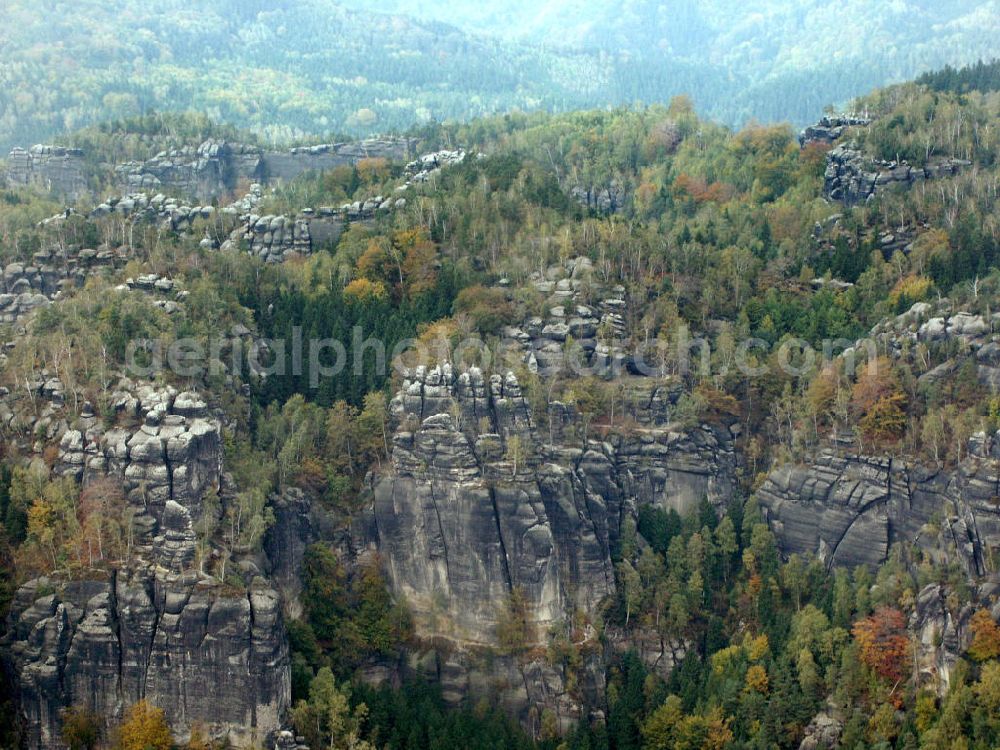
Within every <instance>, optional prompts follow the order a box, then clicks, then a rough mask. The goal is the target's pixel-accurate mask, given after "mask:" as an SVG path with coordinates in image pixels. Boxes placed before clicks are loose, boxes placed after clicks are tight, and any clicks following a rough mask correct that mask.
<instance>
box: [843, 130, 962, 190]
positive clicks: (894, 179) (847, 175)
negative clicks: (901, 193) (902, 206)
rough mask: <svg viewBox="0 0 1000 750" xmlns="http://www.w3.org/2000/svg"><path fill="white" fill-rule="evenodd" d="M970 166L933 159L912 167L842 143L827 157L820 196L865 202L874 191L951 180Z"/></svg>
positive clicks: (952, 160)
mask: <svg viewBox="0 0 1000 750" xmlns="http://www.w3.org/2000/svg"><path fill="white" fill-rule="evenodd" d="M970 164H971V162H968V161H964V160H962V159H935V160H932V161H930V162H928V163H927V164H925V165H923V166H911V165H910V164H908V163H907V162H905V161H903V162H896V161H884V160H880V159H871V158H868V157H866V156H865V155H864V153H863V152H862V151H860V150H859V149H857V148H856V147H855V146H854V145H853V144H850V143H842V144H840V145H838V146H836V147H835V148H833V149H832V150H831V151H830V152H829V153H828V154H827V166H826V172H825V173H824V182H823V194H824V195H825V196H826V197H827V198H829V199H830V200H834V201H840V202H843V203H845V204H847V205H854V204H857V203H865V202H866V201H868V200H870V199H871V198H872V197H873V196H874V195H875V194H876V192H880V191H883V190H887V189H891V188H893V187H897V186H898V187H902V188H909V187H910V186H912V185H913V184H915V183H918V182H921V181H923V180H935V179H940V178H944V177H951V176H952V175H955V174H958V172H959V171H960V170H962V169H963V168H966V167H968V166H970Z"/></svg>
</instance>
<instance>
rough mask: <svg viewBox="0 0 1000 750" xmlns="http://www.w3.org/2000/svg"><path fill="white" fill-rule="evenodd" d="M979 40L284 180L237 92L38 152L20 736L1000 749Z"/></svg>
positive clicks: (9, 196) (17, 269)
mask: <svg viewBox="0 0 1000 750" xmlns="http://www.w3.org/2000/svg"><path fill="white" fill-rule="evenodd" d="M240 7H241V8H243V9H244V11H245V12H247V13H256V9H254V10H253V11H251V10H249V9H248V7H249V6H247V5H245V4H243V3H240ZM130 8H131V6H130V4H129V3H128V2H126V0H122V13H121V18H122V23H128V22H129V19H131V18H133V17H132V16H130V15H129V13H130ZM234 12H235V11H234ZM275 12H276V13H279V16H275V17H274V18H275V19H278V18H284V17H285V16H280V12H278V11H275ZM178 17H179V16H178ZM345 17H346V16H345ZM254 18H258V19H259V17H258V16H256V15H254ZM287 18H288V19H291V18H292V16H288V17H287ZM202 20H203V19H202ZM202 20H198V21H197V22H196V21H195V19H193V18H192V22H191V24H190V25H189V26H188V27H187V28H188V29H189V30H190V33H191V37H190V38H191V39H192V40H194V39H199V38H201V37H200V36H199V35H201V34H203V33H207V31H206V30H207V29H210V28H212V26H211V24H204V23H202ZM26 22H27V23H30V19H29V20H28V21H26ZM173 22H174V23H177V20H176V18H175V20H174V21H173ZM254 23H257V24H262V23H263V22H261V21H259V20H258V21H255V22H254ZM253 28H256V29H258V30H261V34H264V32H263V30H262V29H263V28H264V26H253ZM304 28H305V25H304V24H302V25H299V26H295V25H293V24H292V23H291V20H289V22H288V25H287V26H286V27H285V32H283V33H289V34H291V33H296V31H297V30H301V29H304ZM3 33H5V34H11V33H14V32H12V31H11V30H10V29H4V32H3ZM268 33H270V32H268ZM274 33H275V35H277V30H276V29H275V30H274ZM448 33H451V32H448ZM184 38H185V37H184V36H183V35H179V36H177V37H176V39H184ZM104 39H105V42H104V45H105V46H102V44H96V43H95V44H94V45H93V50H94V54H98V51H99V50H102V49H105V50H108V49H112V50H113V49H115V48H116V45H118V44H119V43H123V44H127V43H131V42H126V41H123V40H124V39H126V38H125V37H120V38H111V37H110V36H108V37H104ZM262 39H264V37H263V36H262V37H260V38H259V39H257V41H254V40H253V39H252V38H247V39H245V40H244V41H245V42H246V45H245V48H246V49H247V50H250V49H253V50H262V49H266V46H267V45H266V44H265V42H264V41H261V40H262ZM267 39H268V40H270V39H272V37H270V36H269V37H267ZM97 41H98V42H99V41H100V39H98V40H97ZM147 42H148V44H150V45H152V46H153V47H155V40H153V39H148V38H147ZM191 43H192V44H194V41H192V42H191ZM268 43H270V42H268ZM314 43H315V45H316V46H315V48H313V49H314V54H315V55H316V58H315V59H317V60H318V59H321V58H322V55H323V54H325V53H326V51H324V49H323V48H322V45H321V44H320V42H319V41H315V40H314ZM257 44H259V45H262V46H256V47H255V46H254V45H257ZM45 54H49V53H45ZM67 54H68V52H67ZM102 54H105V53H102ZM106 54H108V55H110V56H109V57H107V58H104V59H105V61H109V60H113V59H114V58H113V54H112V53H111V52H107V51H106ZM115 54H116V53H115ZM157 54H162V55H166V52H165V51H162V50H161V51H160V52H158V53H157ZM199 54H201V53H199ZM247 54H250V52H247ZM93 59H96V58H93ZM30 64H31V62H30V58H27V59H26V61H25V65H29V66H30ZM135 64H139V63H135ZM303 64H304V65H305V64H306V63H305V62H304V63H303ZM42 69H43V68H37V69H36V70H42ZM109 69H113V65H112V66H110V68H109ZM977 70H979V69H974V70H973V71H971V72H970V71H965V72H959V73H956V72H954V71H946V72H945V73H943V74H941V75H940V76H938V77H932V78H929V79H928V83H927V84H917V83H908V84H902V85H897V86H892V87H888V88H885V89H882V90H877V91H874V92H872V93H870V94H869V95H867V96H866V97H864V98H863V99H862V100H859V101H857V102H855V103H853V104H852V105H851V107H850V109H851V110H852V111H853V112H857V113H861V112H864V113H867V116H866V117H864V118H860V117H838V116H829V117H827V118H826V119H824V120H823V121H822V122H821V123H819V124H818V125H817V126H816V127H814V128H812V129H810V131H808V132H807V133H806V134H804V135H803V137H802V138H801V140H800V137H799V133H797V132H795V131H794V130H793V129H792V128H791V127H790V126H787V125H761V124H753V125H749V126H747V127H745V128H742V129H738V130H733V129H729V128H727V127H725V126H723V125H720V124H718V123H715V122H713V121H711V120H707V119H704V118H701V117H699V115H698V113H697V112H696V109H695V106H694V104H693V103H692V101H691V100H690V99H689V98H687V97H677V98H674V99H673V100H672V101H670V102H669V104H665V105H657V106H649V107H631V108H618V109H612V110H591V111H580V112H567V113H558V114H552V113H545V112H531V113H524V112H511V113H507V114H502V115H496V116H493V117H487V118H478V119H472V120H470V121H468V122H461V123H459V122H455V123H448V124H428V125H426V126H424V127H422V128H421V129H419V130H417V131H414V132H413V133H412V136H413V137H414V138H415V139H416V143H415V144H414V148H415V149H416V152H417V154H418V156H417V158H415V159H405V160H400V159H392V158H388V157H382V156H372V155H371V153H369V152H368V151H365V150H364V149H360V148H359V149H357V150H356V151H353V152H350V153H352V154H354V156H353V157H351V158H350V159H346V158H345V161H344V162H343V163H339V164H337V165H336V166H333V167H329V168H322V169H314V170H306V171H304V172H303V173H301V174H299V175H298V176H297V177H295V178H293V179H287V180H286V179H280V178H276V177H274V176H273V175H268V174H266V172H261V171H255V172H253V173H252V174H254V176H255V178H259V179H260V182H257V183H251V181H250V179H249V178H247V177H246V176H245V175H244V176H241V177H240V179H231V178H232V174H230V172H231V171H232V170H233V169H236V168H237V167H240V168H242V167H243V166H245V160H249V161H250V162H252V163H256V160H257V159H258V156H259V152H257V151H255V150H254V147H253V146H252V144H251V143H250V142H251V141H252V140H253V139H252V137H250V136H249V135H244V134H241V133H240V132H239V131H238V130H236V129H234V128H233V127H232V126H215V125H212V124H211V123H210V122H208V121H207V120H206V119H205V118H203V117H202V118H195V117H165V116H149V117H145V118H135V119H129V120H124V119H123V120H122V121H120V122H118V123H116V124H113V125H105V126H103V127H95V128H93V129H89V130H84V131H80V132H78V133H76V134H75V135H73V136H72V137H70V138H68V139H67V142H68V143H69V144H71V145H72V146H73V147H74V148H78V149H80V151H79V153H77V152H73V153H72V154H70V153H68V152H67V153H64V154H63V156H61V157H60V156H58V155H56V156H55V157H54V156H53V154H54V152H53V151H48V152H46V151H38V152H32V153H28V154H21V155H20V157H19V158H21V159H22V160H24V159H27V160H28V163H29V166H30V167H31V169H27V168H26V169H27V171H26V172H24V170H22V172H24V173H25V174H27V175H28V178H27V179H25V180H24V181H23V184H22V182H19V181H16V180H14V179H12V178H10V181H9V182H8V184H7V185H6V186H5V187H4V188H3V190H2V191H0V265H2V266H3V269H2V274H0V282H2V287H3V288H2V292H3V293H2V294H0V333H2V336H0V341H2V342H3V348H2V353H0V446H2V454H0V555H2V560H0V562H2V563H3V564H2V566H0V570H2V577H0V581H2V584H3V585H2V587H0V607H2V609H3V615H4V616H3V619H2V620H0V622H3V623H4V625H3V637H2V640H0V654H2V660H3V664H4V669H5V674H6V676H7V680H6V681H5V682H4V686H5V690H6V695H5V701H4V703H3V706H2V709H0V710H2V713H0V745H3V746H4V747H15V746H26V747H29V748H31V749H32V750H35V749H36V748H37V749H39V750H49V749H50V748H53V749H54V748H62V747H66V746H68V747H72V748H96V747H102V748H103V747H110V748H115V750H145V749H147V748H155V750H169V748H171V747H173V746H176V747H186V748H190V749H191V750H195V749H202V748H206V747H219V748H222V747H226V746H227V745H232V746H237V747H254V746H266V747H275V748H278V749H279V750H296V748H301V747H303V746H308V747H310V748H312V749H313V750H319V749H320V748H353V749H354V750H368V749H369V748H379V749H381V748H386V747H387V748H392V749H393V750H404V749H406V750H410V749H412V750H417V749H420V750H429V749H431V748H433V749H435V750H437V749H438V748H440V749H441V750H444V748H455V747H460V748H477V749H478V748H508V747H515V748H525V750H534V749H544V750H557V749H558V750H564V749H565V750H584V749H587V750H605V749H606V750H626V749H633V750H667V749H669V750H681V749H684V750H687V749H690V748H700V749H702V750H723V749H725V750H729V749H735V748H747V749H750V748H753V749H757V748H768V749H771V748H790V749H792V750H794V749H795V748H803V749H805V750H809V749H810V748H812V749H814V750H815V749H816V748H829V749H831V750H832V748H835V747H846V748H855V749H858V748H861V749H865V750H876V749H878V750H883V749H884V748H898V749H899V750H902V749H903V748H906V749H910V748H925V749H927V750H956V749H957V748H970V749H974V750H989V749H992V748H995V747H997V746H998V745H1000V722H998V718H997V717H998V715H1000V713H998V707H1000V625H998V619H1000V603H998V600H997V593H998V590H1000V588H998V586H1000V578H998V567H997V566H998V562H1000V500H998V490H997V488H998V487H1000V474H998V472H1000V396H998V389H1000V332H998V327H1000V316H998V313H997V310H998V308H1000V269H998V263H1000V224H998V216H1000V212H998V201H1000V190H998V186H1000V133H998V131H997V128H996V127H995V124H996V123H997V121H998V118H1000V93H998V92H996V91H993V90H991V88H992V87H991V85H989V81H988V80H987V82H986V83H981V81H982V80H983V76H982V75H981V74H980V73H979V72H976V71H977ZM986 78H987V79H988V76H986ZM959 81H960V82H959ZM192 85H194V84H192ZM978 86H982V90H979V89H977V88H976V87H978ZM153 93H154V94H155V91H154V92H153ZM133 94H134V95H135V96H137V97H138V96H139V91H138V90H137V91H134V92H133ZM234 101H235V100H234ZM250 102H255V106H257V105H259V106H261V107H262V109H261V110H260V111H259V113H255V114H254V117H256V116H258V114H259V116H260V117H262V118H264V119H262V120H261V122H266V121H267V118H269V117H272V116H275V117H277V116H278V114H280V111H279V110H269V109H267V107H266V106H265V105H264V104H263V100H254V99H253V98H252V97H250V98H247V99H245V100H244V99H239V103H241V104H243V105H245V106H248V107H249V106H250V104H249V103H250ZM234 106H235V105H234ZM351 106H353V104H352V105H351ZM320 111H322V110H321V109H318V110H317V115H318V114H319V112H320ZM328 153H329V146H323V147H319V146H318V147H316V149H315V150H310V149H309V148H308V147H307V148H306V149H305V151H304V152H295V153H294V155H296V156H299V155H302V156H303V158H316V159H322V158H324V157H325V156H326V155H328ZM281 154H282V156H288V155H290V154H293V152H290V151H287V152H286V151H282V152H281ZM52 158H65V159H66V160H70V159H74V160H79V161H80V162H82V163H83V167H81V169H86V170H87V174H86V179H85V180H84V187H85V189H84V190H83V191H82V193H81V196H80V197H79V199H78V200H74V201H71V203H72V205H67V199H66V198H65V197H64V195H63V194H60V193H59V192H58V190H57V187H58V186H57V184H56V183H55V182H53V181H52V180H50V179H47V178H41V179H32V175H35V174H43V175H45V174H49V173H47V172H44V169H47V168H49V167H50V166H51V159H52ZM288 158H291V156H288ZM36 159H37V160H38V164H37V166H38V170H40V171H39V172H37V173H36V172H33V171H32V170H33V169H34V168H35V166H36V164H35V160H36ZM47 160H49V161H47ZM125 161H128V162H129V165H128V169H127V170H126V171H125V172H122V171H120V170H116V169H115V166H121V165H122V163H123V162H125ZM165 162H166V163H168V166H165ZM59 163H60V164H61V163H62V162H59ZM74 163H75V162H74ZM316 163H318V164H323V162H321V161H318V162H316ZM10 174H11V175H12V176H17V175H18V174H21V173H20V172H17V171H16V170H15V171H14V172H12V173H10ZM123 175H124V179H125V184H123V182H122V180H123ZM135 177H138V178H139V179H138V181H136V180H134V179H131V178H135ZM192 185H194V186H195V187H196V188H198V190H199V191H200V193H199V195H198V196H194V195H191V194H190V191H191V186H192ZM206 196H207V197H206ZM404 343H405V344H408V345H407V346H403V345H402V344H404ZM338 345H339V346H338ZM380 347H384V348H380ZM341 359H343V362H349V363H350V365H349V366H343V367H339V368H338V367H336V366H335V365H336V364H337V363H338V361H339V360H341ZM343 362H341V364H343Z"/></svg>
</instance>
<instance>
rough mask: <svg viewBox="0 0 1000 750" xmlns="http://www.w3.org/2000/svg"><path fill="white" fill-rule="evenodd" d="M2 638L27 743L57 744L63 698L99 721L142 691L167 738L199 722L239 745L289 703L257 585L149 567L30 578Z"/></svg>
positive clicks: (275, 625) (276, 608)
mask: <svg viewBox="0 0 1000 750" xmlns="http://www.w3.org/2000/svg"><path fill="white" fill-rule="evenodd" d="M192 546H193V543H192ZM174 559H175V562H176V561H179V560H180V559H183V556H181V558H176V557H175V558H174ZM161 562H166V560H165V559H163V560H161ZM7 638H8V643H7V644H5V645H6V647H7V648H6V649H5V650H6V652H7V658H8V659H9V661H10V665H9V666H10V668H11V673H12V674H13V675H15V676H16V689H17V691H18V695H19V699H20V700H19V709H20V712H21V716H22V718H23V719H24V721H25V726H26V728H27V738H26V746H27V747H29V748H57V747H61V746H62V744H61V740H60V738H59V727H60V725H61V720H60V711H61V710H62V709H63V708H65V707H67V706H80V707H83V708H86V709H88V710H90V711H92V712H94V713H95V714H96V715H97V716H99V717H100V718H101V719H102V720H103V721H106V722H107V723H108V724H109V725H111V724H113V722H115V721H116V720H120V719H121V717H122V715H123V712H124V711H125V709H127V708H128V707H129V706H130V705H132V704H134V703H136V702H137V701H139V700H140V699H143V698H145V699H147V700H149V701H150V702H151V703H152V704H154V705H156V706H159V707H161V708H163V709H164V710H165V712H166V718H167V720H168V722H169V724H170V726H171V729H172V731H173V733H174V736H175V739H177V740H178V741H181V742H183V741H184V740H185V739H186V738H187V737H188V735H189V733H190V731H191V727H192V726H193V725H194V724H195V723H199V724H201V725H202V726H203V727H204V728H205V730H206V732H207V733H208V734H209V735H210V736H213V737H219V738H228V739H229V740H230V741H231V742H233V743H234V744H235V745H237V746H240V747H249V746H252V745H259V744H260V743H262V742H263V741H264V739H265V738H266V736H267V735H268V734H270V733H271V732H273V731H274V730H276V729H278V728H279V726H280V722H281V718H282V714H283V712H284V711H285V709H286V708H287V707H288V703H289V698H290V691H291V687H290V672H289V668H288V647H287V640H286V637H285V634H284V624H283V620H282V616H281V608H280V605H279V600H278V596H277V594H276V593H275V592H274V591H272V590H271V589H269V588H268V587H267V586H266V585H265V584H264V583H263V582H260V583H258V584H255V586H254V587H253V588H252V589H251V591H250V592H249V594H233V593H231V592H227V591H225V590H224V589H222V587H220V586H219V585H207V584H204V583H202V582H200V581H199V579H198V576H197V575H196V574H192V573H182V572H180V571H179V569H178V568H177V567H174V568H171V569H164V568H162V567H152V566H145V567H142V566H140V567H134V568H128V569H125V570H122V571H112V572H111V573H110V574H109V575H107V576H105V577H102V578H97V579H95V580H88V581H74V582H68V581H67V582H60V581H57V580H48V579H40V580H35V581H31V582H29V583H28V584H26V585H25V586H23V587H22V588H21V589H20V590H19V591H18V592H17V595H16V597H15V599H14V602H13V605H12V607H11V613H10V630H9V635H8V636H7Z"/></svg>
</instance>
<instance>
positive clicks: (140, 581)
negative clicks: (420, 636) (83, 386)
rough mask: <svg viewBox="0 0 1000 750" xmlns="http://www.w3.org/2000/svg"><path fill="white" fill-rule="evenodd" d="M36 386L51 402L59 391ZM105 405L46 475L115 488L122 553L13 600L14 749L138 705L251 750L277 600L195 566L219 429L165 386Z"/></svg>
mask: <svg viewBox="0 0 1000 750" xmlns="http://www.w3.org/2000/svg"><path fill="white" fill-rule="evenodd" d="M157 280H159V279H157ZM42 389H43V391H44V393H47V394H48V396H47V397H48V398H50V399H55V398H56V394H61V392H62V385H61V384H60V383H58V382H57V381H55V380H54V379H53V380H52V381H51V383H46V385H44V386H42ZM60 398H62V397H61V395H60ZM111 401H112V404H113V409H114V417H113V418H112V419H111V420H110V421H109V422H107V423H106V422H105V420H104V419H102V418H101V417H99V416H97V415H96V414H95V413H94V411H93V409H91V408H90V407H89V405H86V404H85V405H84V407H83V408H82V409H81V414H80V416H79V417H78V419H77V420H76V422H75V423H74V424H73V425H71V426H70V427H69V429H65V431H64V432H63V433H62V437H61V439H59V454H58V460H57V462H56V466H55V472H56V473H57V474H61V475H63V476H71V477H73V478H74V479H76V480H78V481H81V482H83V483H85V484H87V483H90V482H93V481H95V480H98V479H103V478H105V477H111V478H113V479H114V480H117V481H118V482H120V483H121V484H122V486H123V489H124V491H125V499H126V503H127V506H128V508H129V512H130V522H131V523H130V526H131V528H130V530H129V532H128V533H129V535H130V538H131V539H132V543H131V545H130V547H131V554H130V556H129V559H127V560H125V561H123V562H122V563H121V564H120V565H118V566H116V567H114V568H112V569H110V570H107V571H96V570H95V571H93V573H92V574H91V576H89V577H88V578H87V579H86V580H76V579H74V580H70V579H66V578H58V577H53V578H52V579H51V580H49V579H41V580H36V581H32V582H29V583H28V584H26V585H25V586H23V587H22V588H21V589H20V590H19V591H18V593H17V596H16V598H15V601H14V604H13V606H12V608H11V614H10V628H9V630H8V636H7V642H6V643H5V644H4V646H5V648H4V651H5V653H6V654H7V656H6V659H7V661H8V671H9V674H11V675H12V676H13V677H14V687H15V690H16V692H17V695H18V698H19V701H18V705H19V710H20V712H21V717H22V719H23V720H24V723H25V726H26V728H27V732H28V736H27V746H28V747H30V748H46V749H47V748H57V747H61V741H60V739H59V727H60V721H61V719H60V711H61V710H62V709H63V708H66V707H68V706H81V707H83V708H86V709H88V710H90V711H92V712H94V713H95V714H96V715H97V716H99V717H100V718H101V719H102V720H104V721H106V722H108V724H109V725H111V724H113V723H114V722H115V721H117V720H119V719H120V718H121V717H122V715H123V712H124V711H125V710H126V709H127V708H128V707H129V706H130V705H132V704H133V703H135V702H136V701H138V700H140V699H142V698H145V699H147V700H149V701H150V702H151V703H153V704H154V705H156V706H158V707H160V708H163V709H164V711H165V713H166V717H167V720H168V722H169V723H170V726H171V729H172V731H173V733H174V736H175V739H177V740H178V741H184V740H185V739H186V737H187V736H188V734H189V732H190V731H191V729H192V726H194V725H195V724H199V725H201V726H202V727H203V728H204V730H205V731H206V732H208V734H209V735H210V736H211V737H215V738H218V739H228V740H229V741H230V742H232V743H233V744H235V745H237V746H240V747H249V746H257V745H260V744H262V743H263V742H264V741H265V739H266V738H267V737H268V735H270V734H271V733H272V732H274V731H276V730H277V729H279V727H280V725H281V721H282V720H283V715H284V712H285V710H286V709H287V707H288V704H289V701H290V690H291V688H290V680H291V677H290V666H289V656H288V645H287V636H286V633H285V629H284V620H283V614H282V606H281V598H280V596H279V594H278V593H277V592H276V591H275V590H274V589H273V588H272V587H271V585H270V583H269V582H268V581H267V580H265V579H264V578H261V577H259V576H258V577H255V578H254V579H253V581H252V583H251V585H250V586H249V589H248V590H247V591H242V590H240V589H233V588H231V587H228V586H226V585H224V584H222V583H220V582H219V581H218V580H216V579H214V578H211V577H209V576H207V575H203V574H202V573H200V572H199V570H198V568H199V566H198V565H196V564H195V560H196V535H195V533H194V530H193V523H192V520H193V519H199V518H200V517H201V516H202V512H203V508H202V502H203V499H204V497H205V496H206V495H208V494H212V493H215V492H217V491H218V490H219V489H220V486H221V485H222V483H223V473H222V444H221V433H220V430H221V428H220V423H219V420H218V418H217V417H216V416H215V415H214V414H212V413H211V411H210V410H209V408H208V406H207V405H206V403H205V402H204V400H203V399H202V397H201V396H200V395H199V394H197V393H195V392H182V393H178V392H177V391H176V390H175V389H173V388H170V387H162V386H159V387H158V386H154V385H151V384H139V383H133V382H130V381H127V380H123V381H122V382H121V383H119V385H118V389H117V390H116V391H115V393H114V394H113V395H112V399H111ZM50 424H51V425H52V426H53V431H58V429H59V428H58V426H57V425H58V424H59V422H56V421H52V422H50ZM63 424H65V423H63ZM223 489H224V488H223ZM250 569H251V570H252V568H250Z"/></svg>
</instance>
